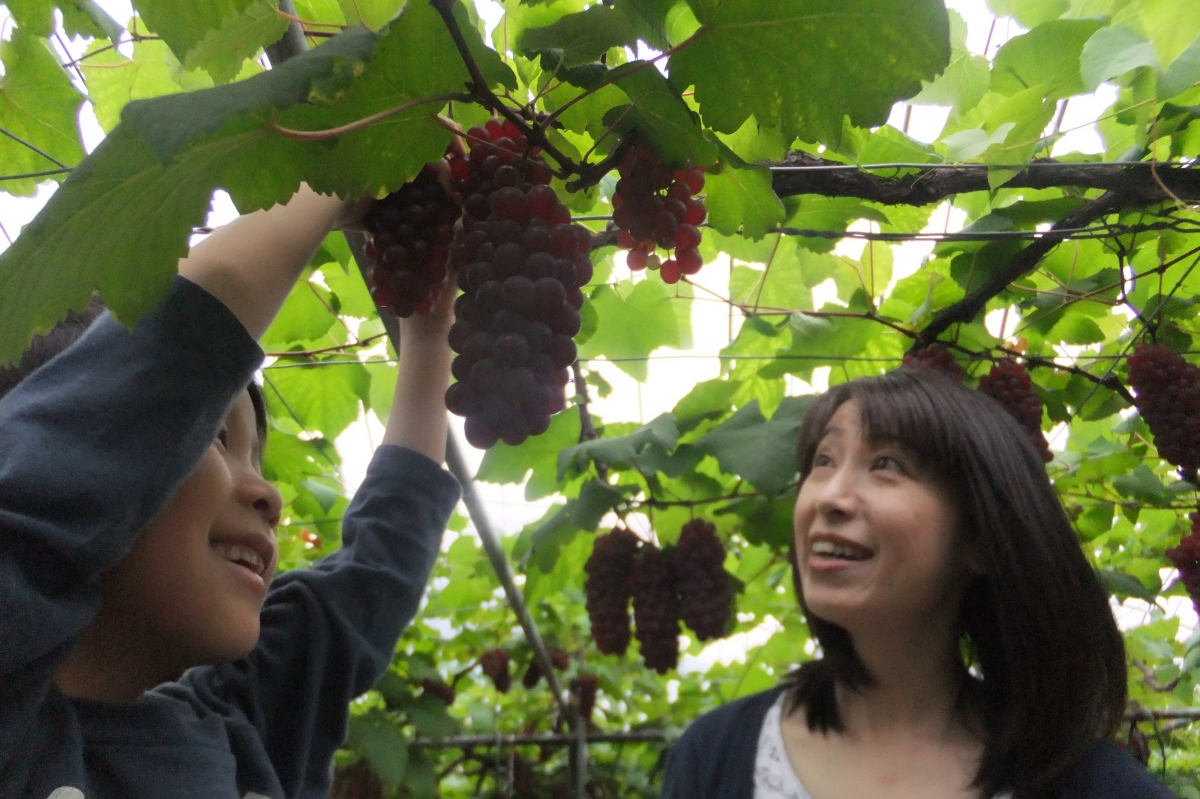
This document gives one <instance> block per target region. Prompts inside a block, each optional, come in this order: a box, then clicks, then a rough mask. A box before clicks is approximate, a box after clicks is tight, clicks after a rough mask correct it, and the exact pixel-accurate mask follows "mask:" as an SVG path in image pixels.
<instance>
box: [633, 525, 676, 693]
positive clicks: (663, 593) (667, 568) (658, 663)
mask: <svg viewBox="0 0 1200 799" xmlns="http://www.w3.org/2000/svg"><path fill="white" fill-rule="evenodd" d="M633 624H634V629H635V635H636V636H637V640H638V645H639V646H640V647H641V652H642V660H643V661H645V663H646V667H647V668H650V669H654V670H655V671H657V672H658V673H659V674H666V673H667V672H668V671H670V670H671V669H673V668H675V666H677V665H678V664H679V590H678V585H677V582H676V564H675V551H674V550H670V549H668V550H662V549H659V548H658V547H655V546H652V545H646V546H643V547H642V548H641V551H640V552H639V553H638V556H637V560H636V561H635V562H634V567H633Z"/></svg>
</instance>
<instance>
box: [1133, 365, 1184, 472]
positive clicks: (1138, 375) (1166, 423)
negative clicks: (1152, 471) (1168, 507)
mask: <svg viewBox="0 0 1200 799" xmlns="http://www.w3.org/2000/svg"><path fill="white" fill-rule="evenodd" d="M1129 383H1130V385H1132V386H1133V390H1134V391H1136V392H1137V400H1136V403H1137V409H1138V412H1140V413H1141V414H1142V418H1143V419H1145V420H1146V424H1147V425H1149V427H1150V432H1151V433H1153V434H1154V446H1155V447H1157V448H1158V454H1159V457H1161V458H1162V459H1163V460H1165V461H1167V462H1169V463H1171V464H1173V465H1174V466H1176V467H1177V468H1178V469H1179V473H1180V476H1181V477H1182V478H1183V479H1184V480H1187V481H1188V482H1190V483H1192V484H1200V483H1198V481H1197V475H1196V471H1197V469H1200V368H1197V367H1196V366H1195V365H1194V364H1191V363H1188V362H1187V361H1185V360H1184V359H1183V356H1182V355H1180V354H1179V353H1177V352H1175V351H1173V350H1170V349H1168V348H1166V347H1163V346H1161V345H1159V344H1143V345H1141V346H1140V347H1138V348H1137V350H1136V351H1135V352H1134V353H1133V355H1131V356H1129Z"/></svg>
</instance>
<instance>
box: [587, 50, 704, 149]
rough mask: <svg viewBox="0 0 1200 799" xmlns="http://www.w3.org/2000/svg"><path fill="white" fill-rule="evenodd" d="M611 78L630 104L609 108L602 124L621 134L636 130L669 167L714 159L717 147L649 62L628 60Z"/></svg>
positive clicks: (614, 71)
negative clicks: (613, 128)
mask: <svg viewBox="0 0 1200 799" xmlns="http://www.w3.org/2000/svg"><path fill="white" fill-rule="evenodd" d="M617 76H620V77H617ZM612 77H614V78H615V81H614V82H615V85H616V86H618V87H619V88H620V89H621V90H622V91H623V92H625V95H626V96H627V97H628V98H629V101H630V103H631V106H632V107H630V106H617V107H615V108H610V109H609V110H608V111H607V112H606V113H605V114H604V124H605V125H606V126H608V127H615V128H616V129H617V130H618V131H620V132H622V133H624V132H626V131H628V130H637V131H638V133H639V135H641V136H642V137H643V138H645V140H646V142H647V143H648V144H649V145H650V147H651V148H652V149H653V150H654V152H655V153H657V154H658V156H659V157H660V158H662V159H663V160H664V161H666V162H667V163H668V164H671V165H672V166H676V167H678V166H683V164H684V163H685V162H687V161H690V162H692V163H693V164H695V165H696V166H708V165H709V164H711V163H713V162H714V161H715V160H716V157H717V148H716V147H715V146H714V145H713V143H712V142H710V141H709V140H708V139H707V138H706V137H705V136H704V133H703V131H702V130H701V128H700V124H699V121H698V120H697V119H696V115H695V114H694V113H692V110H691V109H690V108H688V106H687V103H685V102H684V101H683V98H681V97H680V96H679V90H678V89H676V88H675V87H674V86H673V85H672V84H671V82H670V81H668V80H667V79H666V78H664V77H663V76H662V74H661V73H660V72H659V71H658V70H656V69H654V68H653V66H652V65H649V64H648V62H646V61H632V62H630V63H628V64H625V65H624V66H621V67H617V69H615V70H613V73H612Z"/></svg>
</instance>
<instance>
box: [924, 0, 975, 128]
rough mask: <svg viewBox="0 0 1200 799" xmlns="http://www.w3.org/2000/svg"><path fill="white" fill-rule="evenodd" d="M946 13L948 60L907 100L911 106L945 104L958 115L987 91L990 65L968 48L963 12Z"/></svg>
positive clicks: (972, 106) (971, 106)
mask: <svg viewBox="0 0 1200 799" xmlns="http://www.w3.org/2000/svg"><path fill="white" fill-rule="evenodd" d="M949 14H950V42H951V53H950V63H949V64H948V65H946V68H945V69H944V70H942V73H941V74H940V75H938V76H937V77H936V78H934V79H933V81H932V82H928V83H926V84H925V88H923V89H921V93H920V94H918V95H917V96H916V97H913V98H912V99H911V100H909V102H910V103H912V104H913V105H948V106H950V107H952V108H953V109H954V110H955V111H956V112H958V113H960V114H961V113H962V112H964V111H966V110H967V109H969V108H974V107H975V105H976V104H978V103H979V101H980V99H982V97H983V95H984V94H985V93H987V89H988V81H989V79H990V78H991V64H989V63H988V60H987V59H986V58H984V57H983V56H981V55H975V54H973V53H972V52H971V51H970V50H969V49H967V23H966V22H965V21H964V20H963V18H962V15H961V14H959V13H958V12H957V11H950V12H949Z"/></svg>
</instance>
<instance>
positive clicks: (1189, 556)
mask: <svg viewBox="0 0 1200 799" xmlns="http://www.w3.org/2000/svg"><path fill="white" fill-rule="evenodd" d="M1167 558H1169V559H1170V561H1171V563H1173V564H1175V568H1177V569H1179V579H1180V580H1181V581H1182V582H1183V587H1184V588H1186V589H1187V592H1188V596H1190V597H1191V598H1192V604H1193V605H1195V606H1196V612H1197V613H1200V513H1193V514H1192V531H1191V532H1190V533H1189V534H1188V535H1185V536H1184V537H1183V539H1182V540H1180V542H1179V546H1177V547H1172V548H1171V549H1168V550H1167Z"/></svg>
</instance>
